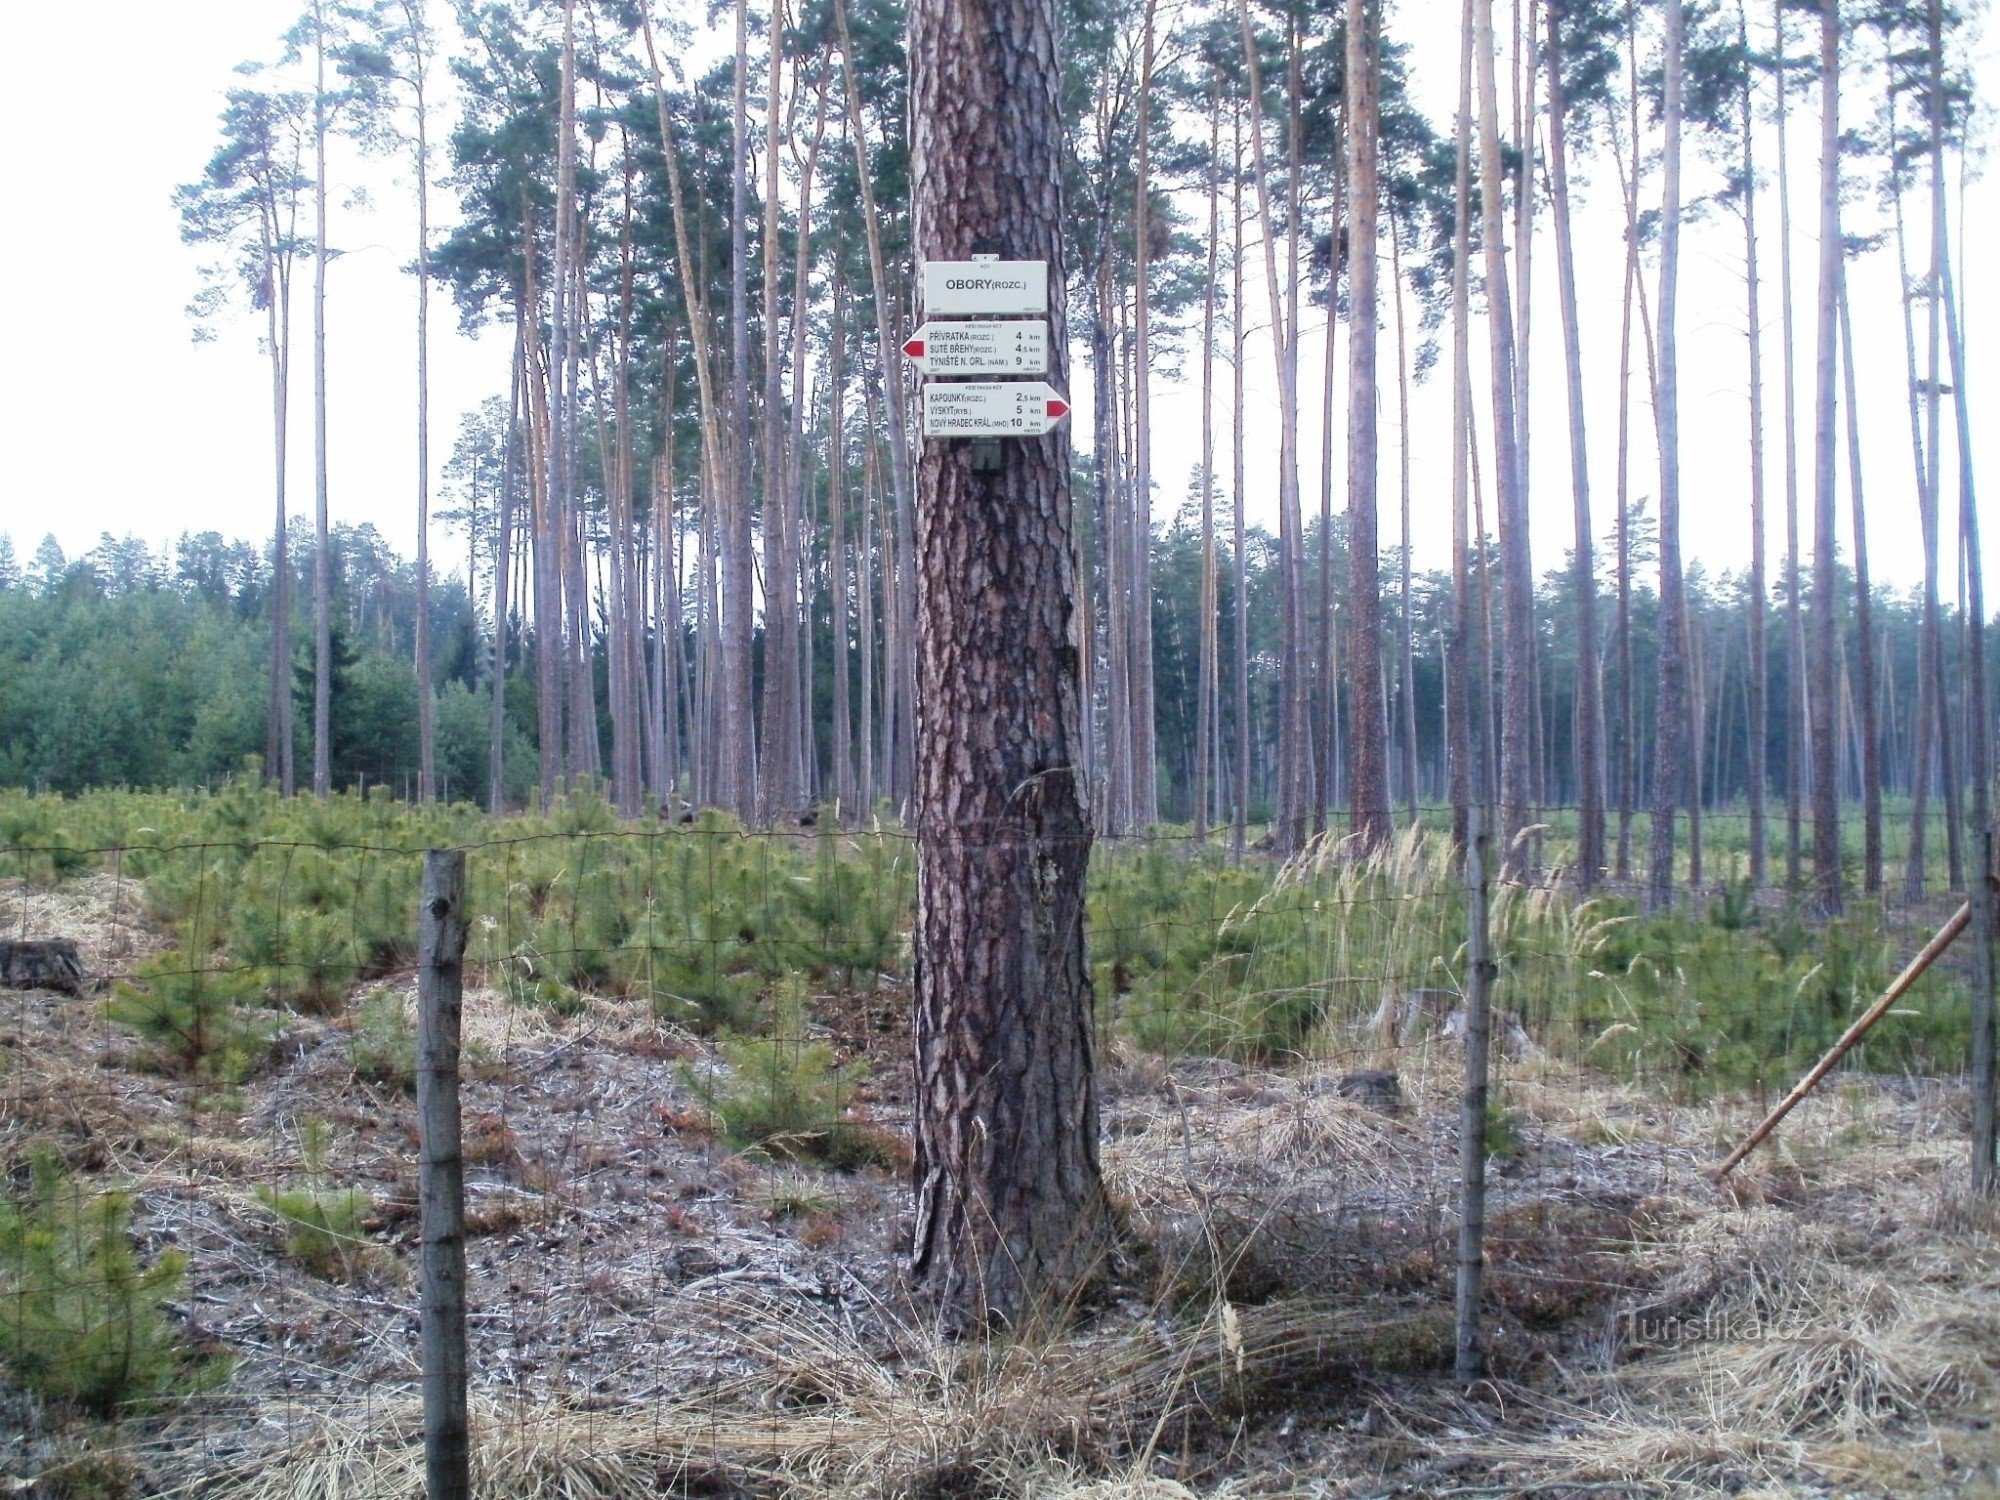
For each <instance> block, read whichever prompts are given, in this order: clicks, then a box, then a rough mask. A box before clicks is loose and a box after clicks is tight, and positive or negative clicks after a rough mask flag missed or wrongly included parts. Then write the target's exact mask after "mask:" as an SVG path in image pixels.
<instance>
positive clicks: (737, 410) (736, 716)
mask: <svg viewBox="0 0 2000 1500" xmlns="http://www.w3.org/2000/svg"><path fill="white" fill-rule="evenodd" d="M734 79H735V89H736V102H735V109H734V112H733V116H732V118H731V121H730V169H729V407H730V410H729V421H730V423H731V425H732V429H733V431H734V433H735V441H734V442H733V443H731V444H730V448H729V464H728V468H727V470H726V471H725V472H724V473H723V474H722V475H721V476H720V477H721V480H722V490H723V503H722V759H721V763H720V769H721V773H722V785H721V789H720V790H721V796H722V802H723V805H724V806H726V807H728V808H729V809H730V810H731V811H732V812H734V813H735V814H736V815H737V816H738V817H740V818H742V819H743V820H744V821H746V822H748V821H750V820H751V819H753V818H755V816H756V814H757V744H756V732H755V729H754V727H753V726H754V723H755V716H756V702H755V687H754V684H753V682H752V680H751V679H752V675H753V671H754V663H753V661H752V656H751V653H752V650H753V644H752V642H753V636H754V633H755V632H754V626H753V623H752V618H751V596H752V595H753V594H754V592H755V591H756V577H755V573H756V563H755V560H754V558H753V557H752V554H751V510H752V502H751V495H752V493H753V490H754V484H753V480H752V472H753V463H754V458H753V455H752V453H751V444H750V431H751V419H750V140H749V133H750V5H749V0H736V71H735V75H734ZM773 248H774V247H768V246H767V247H766V253H767V254H768V253H770V252H771V251H772V249H773ZM766 478H767V479H768V478H769V476H766ZM765 748H766V750H768V749H769V748H770V747H769V746H766V747H765Z"/></svg>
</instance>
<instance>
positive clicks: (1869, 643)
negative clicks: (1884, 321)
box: [1840, 269, 1977, 896]
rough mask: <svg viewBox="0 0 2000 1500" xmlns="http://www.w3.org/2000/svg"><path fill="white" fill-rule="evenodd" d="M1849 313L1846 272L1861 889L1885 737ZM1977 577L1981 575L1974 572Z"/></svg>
mask: <svg viewBox="0 0 2000 1500" xmlns="http://www.w3.org/2000/svg"><path fill="white" fill-rule="evenodd" d="M1851 322H1852V320H1851V319H1850V318H1849V316H1848V311H1847V276H1846V274H1845V270H1844V269H1843V272H1842V275H1841V278H1840V352H1841V364H1842V383H1843V385H1844V386H1845V388H1846V394H1847V474H1848V498H1849V503H1850V507H1851V510H1852V514H1853V523H1854V635H1855V647H1856V650H1855V657H1856V666H1857V668H1858V669H1859V671H1860V675H1861V684H1860V688H1859V690H1858V691H1857V693H1856V696H1857V697H1858V698H1859V699H1860V702H1859V704H1858V705H1857V707H1858V711H1859V716H1860V720H1861V756H1860V760H1861V825H1862V853H1861V888H1862V890H1863V891H1865V892H1866V893H1867V894H1868V895H1870V896H1875V895H1880V894H1881V891H1882V752H1881V745H1882V736H1881V731H1880V729H1879V728H1878V727H1877V725H1876V709H1875V699H1876V687H1875V675H1876V670H1875V600H1874V595H1873V592H1872V588H1871V585H1870V583H1869V580H1868V515H1867V510H1866V508H1865V506H1864V505H1863V503H1862V490H1861V407H1860V403H1859V401H1858V399H1857V395H1856V389H1855V385H1856V382H1855V378H1854V334H1853V331H1852V327H1851ZM1974 576H1975V577H1977V574H1976V573H1975V575H1974Z"/></svg>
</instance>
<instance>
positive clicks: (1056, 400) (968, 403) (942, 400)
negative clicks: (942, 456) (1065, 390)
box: [924, 380, 1069, 437]
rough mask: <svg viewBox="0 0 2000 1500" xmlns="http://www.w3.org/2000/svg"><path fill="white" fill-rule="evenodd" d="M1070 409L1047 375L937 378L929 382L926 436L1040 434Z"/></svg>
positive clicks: (926, 389)
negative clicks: (952, 379) (1042, 377)
mask: <svg viewBox="0 0 2000 1500" xmlns="http://www.w3.org/2000/svg"><path fill="white" fill-rule="evenodd" d="M1068 415H1069V402H1067V401H1066V400H1064V399H1063V398H1062V397H1061V396H1060V395H1058V394H1057V393H1056V392H1055V391H1054V390H1052V389H1051V388H1050V386H1049V384H1048V382H1047V381H1043V380H980V381H953V382H938V381H932V382H930V383H929V384H927V385H925V387H924V436H925V437H1040V436H1041V435H1042V434H1043V433H1045V432H1047V431H1048V430H1049V429H1050V428H1052V427H1054V426H1055V425H1056V423H1058V422H1060V421H1061V420H1062V419H1063V418H1065V417H1067V416H1068Z"/></svg>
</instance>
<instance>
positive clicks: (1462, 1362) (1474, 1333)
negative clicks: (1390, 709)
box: [1456, 806, 1495, 1385]
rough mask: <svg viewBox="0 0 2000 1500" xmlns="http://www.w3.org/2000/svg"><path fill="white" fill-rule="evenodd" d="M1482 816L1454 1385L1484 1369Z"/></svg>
mask: <svg viewBox="0 0 2000 1500" xmlns="http://www.w3.org/2000/svg"><path fill="white" fill-rule="evenodd" d="M1488 853H1489V846H1488V843H1487V835H1486V816H1485V810H1484V809H1483V808H1480V807H1478V806H1474V807H1471V808H1468V809H1467V818H1466V839H1465V897H1466V913H1467V932H1466V941H1465V960H1466V961H1465V1095H1464V1099H1463V1102H1462V1103H1461V1105H1460V1108H1459V1117H1458V1171H1459V1200H1458V1297H1457V1306H1456V1314H1457V1351H1458V1360H1457V1373H1458V1381H1459V1383H1460V1384H1461V1385H1470V1384H1471V1383H1472V1382H1473V1381H1475V1380H1478V1379H1479V1378H1480V1377H1481V1376H1482V1375H1483V1374H1484V1373H1485V1368H1486V1351H1485V1348H1484V1346H1483V1344H1482V1342H1481V1339H1480V1330H1479V1282H1480V1276H1481V1273H1482V1272H1483V1271H1484V1269H1485V1264H1486V1089H1487V1073H1488V1068H1487V1054H1488V1051H1489V1046H1490V1042H1491V1039H1492V1035H1493V1004H1492V989H1493V976H1494V973H1495V969H1494V964H1493V960H1492V958H1491V956H1490V955H1489V954H1488V952H1487V946H1486V867H1487V856H1488Z"/></svg>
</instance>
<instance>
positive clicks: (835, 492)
mask: <svg viewBox="0 0 2000 1500" xmlns="http://www.w3.org/2000/svg"><path fill="white" fill-rule="evenodd" d="M844 265H845V261H844V259H843V258H842V256H841V253H840V248H839V247H838V246H836V248H835V251H834V257H833V267H834V270H833V306H832V327H831V328H830V330H829V332H828V341H827V379H828V381H829V382H830V383H831V385H832V388H833V393H832V402H831V406H830V409H829V411H828V423H827V425H828V438H827V499H826V505H827V525H828V529H829V531H830V533H831V535H830V537H829V540H828V553H827V565H826V566H827V576H828V580H829V583H830V584H831V590H830V592H831V594H832V603H833V641H832V646H831V652H830V655H831V667H832V671H833V797H834V801H835V802H836V803H837V804H838V805H839V809H840V816H841V819H842V820H843V821H853V820H854V819H855V818H856V817H857V815H858V814H859V813H860V812H861V811H862V809H861V807H860V803H859V801H858V799H857V797H856V795H855V792H856V788H855V782H854V711H853V706H852V697H851V693H852V680H853V671H854V657H853V650H852V646H851V644H850V643H851V640H852V636H851V632H850V627H851V625H852V623H853V610H852V609H851V608H850V606H849V603H848V592H847V281H846V277H845V276H844V275H843V273H842V268H843V266H844ZM863 722H864V723H865V722H866V721H865V720H864V721H863Z"/></svg>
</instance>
